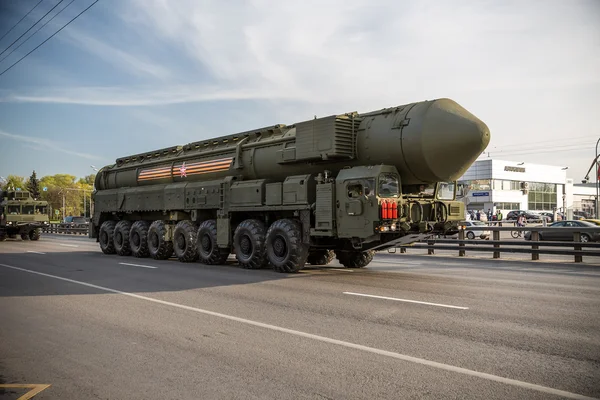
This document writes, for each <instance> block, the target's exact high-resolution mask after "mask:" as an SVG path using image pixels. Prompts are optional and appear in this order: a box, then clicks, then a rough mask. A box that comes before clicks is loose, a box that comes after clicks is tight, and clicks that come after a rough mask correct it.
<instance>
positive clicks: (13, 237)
mask: <svg viewBox="0 0 600 400" xmlns="http://www.w3.org/2000/svg"><path fill="white" fill-rule="evenodd" d="M8 238H9V239H16V238H17V235H16V234H14V233H11V234H9V235H8Z"/></svg>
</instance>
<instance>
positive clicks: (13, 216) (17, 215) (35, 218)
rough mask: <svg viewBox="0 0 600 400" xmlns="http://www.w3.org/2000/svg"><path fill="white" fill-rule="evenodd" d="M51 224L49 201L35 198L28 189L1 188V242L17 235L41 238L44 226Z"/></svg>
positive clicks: (34, 238)
mask: <svg viewBox="0 0 600 400" xmlns="http://www.w3.org/2000/svg"><path fill="white" fill-rule="evenodd" d="M49 225H50V218H49V217H48V202H47V201H43V200H35V199H34V198H32V197H31V194H30V193H29V192H28V191H21V190H7V191H5V192H3V191H2V190H0V242H1V241H4V240H6V238H7V237H9V238H16V237H17V235H20V236H21V239H23V240H39V238H40V236H41V233H42V228H43V227H44V226H49Z"/></svg>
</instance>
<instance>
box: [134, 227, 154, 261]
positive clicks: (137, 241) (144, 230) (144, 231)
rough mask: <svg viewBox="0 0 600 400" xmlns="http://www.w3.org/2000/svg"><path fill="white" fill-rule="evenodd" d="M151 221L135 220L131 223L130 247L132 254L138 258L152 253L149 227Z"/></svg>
mask: <svg viewBox="0 0 600 400" xmlns="http://www.w3.org/2000/svg"><path fill="white" fill-rule="evenodd" d="M149 227H150V223H149V222H148V221H135V222H134V223H133V225H131V230H130V231H129V247H131V254H132V255H133V256H134V257H137V258H145V257H148V256H149V255H150V250H149V249H148V228H149Z"/></svg>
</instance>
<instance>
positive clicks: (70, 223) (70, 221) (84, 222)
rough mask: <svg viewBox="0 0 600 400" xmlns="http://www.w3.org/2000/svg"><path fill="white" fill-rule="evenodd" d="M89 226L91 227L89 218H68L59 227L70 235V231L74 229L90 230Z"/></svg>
mask: <svg viewBox="0 0 600 400" xmlns="http://www.w3.org/2000/svg"><path fill="white" fill-rule="evenodd" d="M89 225H90V219H89V218H86V217H73V216H68V217H65V219H64V221H63V222H61V224H60V225H59V228H61V229H66V230H67V232H68V233H69V230H70V229H73V228H85V229H88V227H89Z"/></svg>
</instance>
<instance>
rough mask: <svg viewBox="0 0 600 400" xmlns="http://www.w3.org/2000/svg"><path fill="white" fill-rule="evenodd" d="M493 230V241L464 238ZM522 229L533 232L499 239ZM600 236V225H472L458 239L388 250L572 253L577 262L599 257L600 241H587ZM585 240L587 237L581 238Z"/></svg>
mask: <svg viewBox="0 0 600 400" xmlns="http://www.w3.org/2000/svg"><path fill="white" fill-rule="evenodd" d="M466 230H469V231H491V232H492V239H491V240H477V239H471V240H468V239H467V240H466V239H465V231H466ZM557 230H560V232H564V233H571V234H572V235H573V236H572V238H573V239H572V241H566V240H564V241H556V240H554V241H553V240H540V233H541V234H542V236H543V235H544V233H548V232H550V233H551V232H556V231H557ZM502 231H510V232H521V233H522V236H525V233H526V232H531V235H530V239H529V240H519V239H517V240H510V239H509V240H500V232H502ZM597 235H600V226H599V227H597V228H595V227H594V228H582V227H569V228H566V227H565V228H549V227H546V226H524V227H518V226H491V225H490V226H488V225H480V226H469V227H463V228H462V229H460V230H459V232H458V238H456V239H440V238H430V239H426V240H422V241H420V242H416V243H412V244H408V245H402V246H397V247H395V248H393V249H388V253H395V252H396V251H397V249H398V248H399V249H400V252H401V253H406V252H407V249H409V248H416V249H427V254H435V250H455V251H458V255H459V256H460V257H464V256H465V255H466V252H467V251H475V252H482V251H483V252H486V251H487V252H492V257H493V258H500V253H529V254H531V259H532V260H539V259H540V254H551V255H569V256H573V257H574V261H575V262H583V257H600V242H598V241H586V240H587V239H588V238H592V240H593V238H594V237H595V236H597ZM582 238H583V239H586V240H584V241H582Z"/></svg>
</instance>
